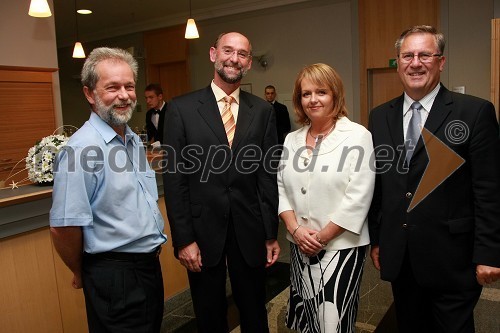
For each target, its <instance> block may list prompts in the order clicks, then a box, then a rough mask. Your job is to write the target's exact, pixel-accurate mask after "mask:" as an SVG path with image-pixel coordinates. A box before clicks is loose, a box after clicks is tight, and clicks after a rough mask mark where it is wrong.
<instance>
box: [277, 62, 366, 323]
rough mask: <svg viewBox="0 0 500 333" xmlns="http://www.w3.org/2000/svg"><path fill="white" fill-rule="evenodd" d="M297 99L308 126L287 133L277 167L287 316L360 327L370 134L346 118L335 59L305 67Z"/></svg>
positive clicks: (294, 320)
mask: <svg viewBox="0 0 500 333" xmlns="http://www.w3.org/2000/svg"><path fill="white" fill-rule="evenodd" d="M293 103H294V108H295V112H296V115H297V120H298V122H299V123H301V124H302V125H304V126H303V127H302V128H301V129H299V130H297V131H295V132H293V133H290V134H289V135H288V136H287V137H286V139H285V143H284V148H283V154H282V157H281V164H280V171H279V173H278V187H279V199H280V202H279V214H280V217H281V219H282V220H283V221H284V222H285V224H286V227H287V230H288V234H287V238H288V240H289V241H290V242H291V265H290V267H291V268H290V271H291V272H290V275H291V278H290V279H291V286H290V300H289V302H288V311H287V318H286V324H287V326H288V327H289V328H292V329H295V330H298V331H299V332H354V324H355V321H356V314H357V308H358V300H359V295H358V293H359V286H360V283H361V275H362V272H363V265H364V262H365V257H366V251H367V245H368V244H369V236H368V226H367V221H366V217H367V214H368V209H369V207H370V203H371V200H372V195H373V188H374V183H375V171H374V167H373V163H371V161H373V156H372V155H373V144H372V139H371V134H370V132H368V130H366V129H365V128H364V127H363V126H361V125H359V124H356V123H354V122H352V121H350V120H349V119H348V118H347V109H346V105H345V98H344V87H343V83H342V81H341V79H340V77H339V76H338V74H337V73H336V72H335V70H334V69H333V68H331V67H330V66H328V65H325V64H314V65H310V66H306V67H305V68H303V69H302V70H301V72H300V73H299V75H298V77H297V80H296V82H295V87H294V92H293Z"/></svg>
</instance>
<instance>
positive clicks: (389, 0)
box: [358, 0, 439, 125]
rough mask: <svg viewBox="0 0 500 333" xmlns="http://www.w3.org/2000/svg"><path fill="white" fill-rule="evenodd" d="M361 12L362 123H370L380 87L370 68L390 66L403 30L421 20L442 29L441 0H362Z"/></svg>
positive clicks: (360, 0) (359, 6) (360, 1)
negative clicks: (374, 83) (371, 101)
mask: <svg viewBox="0 0 500 333" xmlns="http://www.w3.org/2000/svg"><path fill="white" fill-rule="evenodd" d="M358 15H359V42H360V47H359V49H360V53H361V54H360V76H361V77H360V98H361V102H360V106H361V123H362V124H363V125H366V124H367V123H368V114H369V112H370V110H369V106H368V97H369V91H370V90H373V91H374V92H376V91H377V89H376V88H375V89H372V87H369V86H368V83H369V82H368V71H369V70H372V69H375V68H388V67H389V59H391V58H395V57H396V51H395V49H394V43H395V41H396V39H397V38H398V36H399V35H400V34H401V32H402V31H403V30H405V29H407V28H409V27H411V26H413V25H418V24H427V25H433V26H435V27H437V28H438V29H439V0H421V1H412V0H384V1H374V0H359V2H358ZM393 75H397V74H393ZM390 81H391V82H393V81H394V80H390ZM373 97H374V98H375V99H377V98H378V97H377V96H373Z"/></svg>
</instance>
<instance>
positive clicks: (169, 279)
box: [158, 197, 189, 300]
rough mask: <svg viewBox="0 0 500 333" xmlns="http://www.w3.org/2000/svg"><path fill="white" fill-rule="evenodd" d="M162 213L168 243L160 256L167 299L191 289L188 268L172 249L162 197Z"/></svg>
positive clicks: (160, 204)
mask: <svg viewBox="0 0 500 333" xmlns="http://www.w3.org/2000/svg"><path fill="white" fill-rule="evenodd" d="M158 205H159V206H160V211H161V213H162V216H163V219H164V220H165V234H166V235H167V237H168V241H167V243H166V244H164V245H163V247H162V251H161V254H160V262H161V270H162V274H163V287H164V289H165V299H166V300H167V299H169V298H171V297H172V296H174V295H176V294H178V293H180V292H181V291H184V290H186V289H187V288H188V287H189V282H188V278H187V272H186V268H185V267H184V266H182V265H181V264H180V263H179V260H177V259H176V258H175V257H174V248H173V247H172V233H171V232H170V226H169V224H168V219H167V210H166V208H165V200H164V199H163V197H161V198H160V199H159V200H158Z"/></svg>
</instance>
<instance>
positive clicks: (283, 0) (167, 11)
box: [53, 0, 314, 47]
mask: <svg viewBox="0 0 500 333" xmlns="http://www.w3.org/2000/svg"><path fill="white" fill-rule="evenodd" d="M312 1H314V0H236V1H235V0H191V9H192V16H193V17H194V19H195V20H196V21H200V20H206V19H210V18H216V17H221V16H226V15H231V14H238V13H245V12H250V11H254V10H259V9H266V8H272V7H278V6H283V5H290V4H296V3H304V2H312ZM53 3H54V8H53V13H54V18H55V24H56V39H57V45H58V47H63V46H70V45H72V44H73V43H74V41H75V39H76V18H75V14H74V13H75V0H53ZM76 7H78V9H80V8H85V9H90V10H92V11H93V13H92V14H91V15H80V14H78V31H79V36H80V39H81V40H82V41H91V40H99V39H105V38H110V37H115V36H120V35H125V34H129V33H134V32H138V31H146V30H152V29H157V28H162V27H166V26H172V25H177V24H183V23H185V22H186V20H187V18H188V16H189V0H76Z"/></svg>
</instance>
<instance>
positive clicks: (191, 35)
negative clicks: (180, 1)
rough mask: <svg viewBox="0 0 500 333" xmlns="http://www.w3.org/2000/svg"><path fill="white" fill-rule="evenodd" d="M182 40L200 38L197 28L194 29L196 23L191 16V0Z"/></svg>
mask: <svg viewBox="0 0 500 333" xmlns="http://www.w3.org/2000/svg"><path fill="white" fill-rule="evenodd" d="M184 38H186V39H195V38H200V35H199V34H198V28H196V22H195V21H194V19H193V18H192V16H191V0H189V18H188V20H187V24H186V33H185V35H184Z"/></svg>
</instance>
